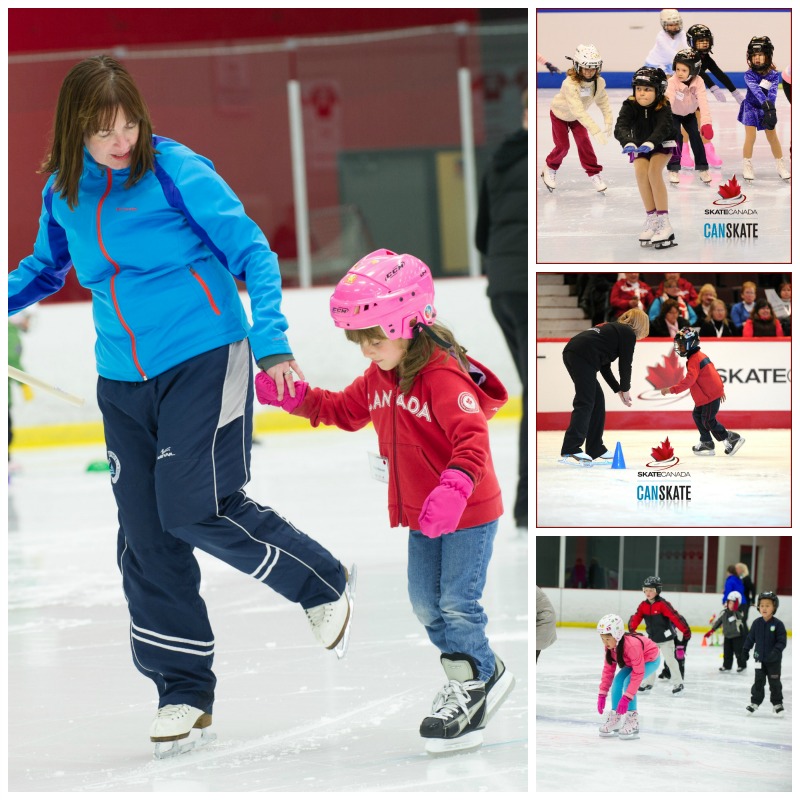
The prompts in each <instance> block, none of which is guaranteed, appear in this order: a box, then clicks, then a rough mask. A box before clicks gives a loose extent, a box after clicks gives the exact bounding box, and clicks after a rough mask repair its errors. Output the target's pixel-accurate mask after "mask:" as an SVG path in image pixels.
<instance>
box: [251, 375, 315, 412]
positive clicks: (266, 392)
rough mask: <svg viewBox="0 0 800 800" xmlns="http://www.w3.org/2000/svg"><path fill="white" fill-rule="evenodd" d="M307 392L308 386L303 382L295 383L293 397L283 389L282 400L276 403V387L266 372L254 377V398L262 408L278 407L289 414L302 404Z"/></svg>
mask: <svg viewBox="0 0 800 800" xmlns="http://www.w3.org/2000/svg"><path fill="white" fill-rule="evenodd" d="M307 391H308V384H307V383H306V382H305V381H295V382H294V397H292V396H291V395H290V394H289V391H288V389H286V388H284V391H283V400H281V401H280V402H278V386H277V384H276V383H275V381H274V380H272V378H270V376H269V375H267V373H266V372H259V373H258V375H256V397H257V398H258V402H259V403H261V405H262V406H278V408H282V409H283V410H284V411H288V412H289V413H290V414H291V413H292V411H294V410H295V409H296V408H297V406H299V405H300V403H302V402H303V400H304V399H305V396H306V392H307Z"/></svg>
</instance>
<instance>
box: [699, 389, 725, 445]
mask: <svg viewBox="0 0 800 800" xmlns="http://www.w3.org/2000/svg"><path fill="white" fill-rule="evenodd" d="M721 402H722V398H719V397H718V398H717V399H716V400H712V401H711V402H710V403H705V404H703V405H701V406H695V407H694V411H692V419H693V420H694V424H695V425H697V430H698V431H700V441H701V442H710V441H711V436H712V434H713V436H714V438H715V439H716V440H717V441H718V442H724V441H725V440H726V439H727V438H728V430H727V428H726V427H725V426H724V425H723V424H722V423H721V422H719V421H718V420H717V414H718V413H719V406H720V403H721Z"/></svg>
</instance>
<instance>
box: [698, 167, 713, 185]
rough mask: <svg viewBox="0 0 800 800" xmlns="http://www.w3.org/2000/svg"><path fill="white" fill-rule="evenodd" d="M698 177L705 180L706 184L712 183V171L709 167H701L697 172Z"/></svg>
mask: <svg viewBox="0 0 800 800" xmlns="http://www.w3.org/2000/svg"><path fill="white" fill-rule="evenodd" d="M697 175H698V177H699V178H700V180H701V181H703V183H704V184H706V186H708V185H709V184H710V183H711V173H710V172H709V171H708V170H707V169H701V170H700V172H698V173H697Z"/></svg>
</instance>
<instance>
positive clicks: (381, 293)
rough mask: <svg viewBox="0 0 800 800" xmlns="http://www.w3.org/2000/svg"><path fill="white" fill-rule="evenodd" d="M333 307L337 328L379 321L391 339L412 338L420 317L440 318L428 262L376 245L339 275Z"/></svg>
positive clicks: (427, 321)
mask: <svg viewBox="0 0 800 800" xmlns="http://www.w3.org/2000/svg"><path fill="white" fill-rule="evenodd" d="M330 309H331V317H333V322H334V324H335V325H336V327H337V328H347V329H349V330H364V329H365V328H374V327H377V326H380V328H381V329H382V330H383V332H384V333H385V334H386V337H387V338H388V339H413V338H414V326H415V325H416V324H417V323H421V324H423V325H431V324H433V321H434V320H435V319H436V309H435V308H434V307H433V277H432V276H431V271H430V268H429V267H428V265H427V264H425V263H424V262H423V261H420V260H419V259H418V258H416V257H415V256H411V255H408V253H403V254H402V255H398V254H397V253H394V252H392V251H391V250H375V251H374V252H372V253H369V254H368V255H366V256H364V258H362V259H361V260H360V261H358V263H356V264H355V265H354V266H352V267H351V268H350V269H349V270H348V272H347V275H345V276H344V278H342V279H341V280H340V281H339V283H338V284H337V286H336V289H335V290H334V292H333V294H332V295H331V303H330Z"/></svg>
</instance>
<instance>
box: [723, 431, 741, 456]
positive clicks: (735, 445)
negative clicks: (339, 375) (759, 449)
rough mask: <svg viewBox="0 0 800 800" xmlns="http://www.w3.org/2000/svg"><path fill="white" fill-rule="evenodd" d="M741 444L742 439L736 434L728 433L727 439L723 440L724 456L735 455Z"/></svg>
mask: <svg viewBox="0 0 800 800" xmlns="http://www.w3.org/2000/svg"><path fill="white" fill-rule="evenodd" d="M743 444H744V439H743V438H742V437H741V436H739V434H738V433H734V432H733V431H728V438H727V439H726V440H725V455H726V456H732V455H735V454H736V453H737V452H738V450H739V448H740V447H741V446H742V445H743Z"/></svg>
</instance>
